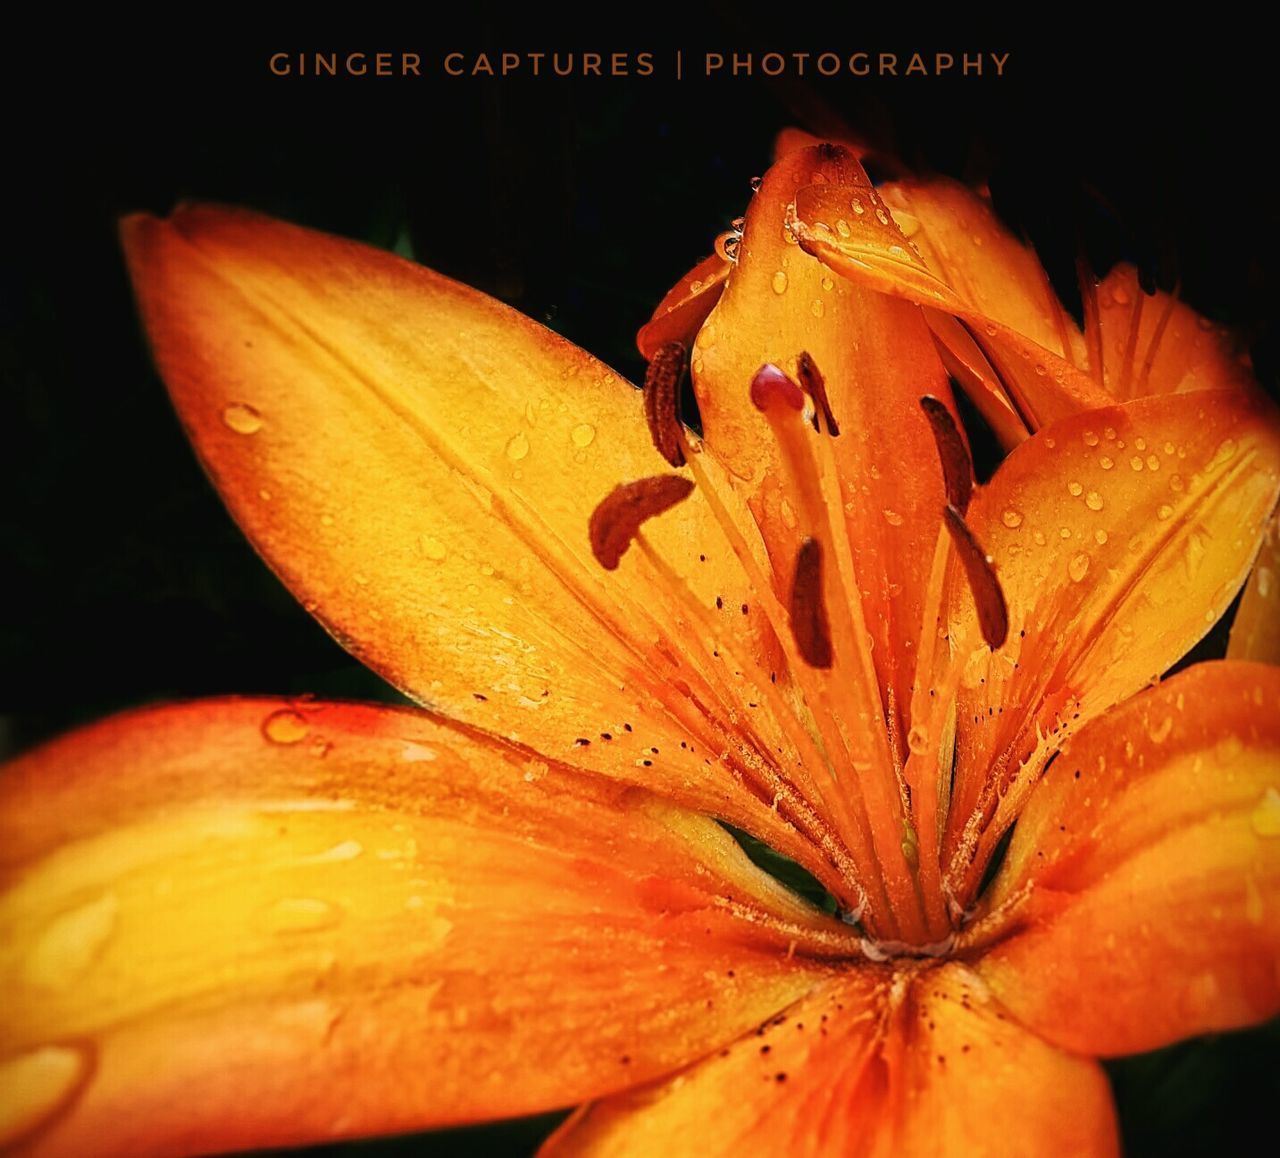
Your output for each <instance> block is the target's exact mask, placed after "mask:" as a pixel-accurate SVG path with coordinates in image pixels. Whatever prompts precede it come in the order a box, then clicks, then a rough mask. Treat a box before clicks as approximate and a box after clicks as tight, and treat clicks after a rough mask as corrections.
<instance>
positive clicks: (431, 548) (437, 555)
mask: <svg viewBox="0 0 1280 1158" xmlns="http://www.w3.org/2000/svg"><path fill="white" fill-rule="evenodd" d="M418 547H419V548H420V549H421V551H422V553H423V554H424V555H425V556H426V557H427V558H428V559H430V560H432V562H435V563H439V562H441V561H442V560H443V559H444V558H445V557H446V556H447V555H448V554H449V549H448V548H447V547H446V546H445V545H444V544H443V543H442V542H440V540H439V539H433V538H432V537H431V536H430V535H419V536H418Z"/></svg>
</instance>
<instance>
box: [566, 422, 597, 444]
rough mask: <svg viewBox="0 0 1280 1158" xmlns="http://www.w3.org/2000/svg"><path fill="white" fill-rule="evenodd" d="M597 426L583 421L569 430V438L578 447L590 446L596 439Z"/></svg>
mask: <svg viewBox="0 0 1280 1158" xmlns="http://www.w3.org/2000/svg"><path fill="white" fill-rule="evenodd" d="M595 437H596V428H595V427H594V426H592V425H591V423H589V422H582V423H579V424H578V425H577V426H575V427H574V428H573V429H572V430H571V431H570V432H569V438H570V439H571V440H572V441H573V445H574V446H577V447H584V446H590V445H591V444H592V442H594V441H595Z"/></svg>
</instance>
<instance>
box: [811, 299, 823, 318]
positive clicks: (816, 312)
mask: <svg viewBox="0 0 1280 1158" xmlns="http://www.w3.org/2000/svg"><path fill="white" fill-rule="evenodd" d="M809 312H810V313H811V314H812V315H813V316H814V317H815V318H820V317H822V315H823V314H824V313H826V312H827V307H826V306H825V305H823V304H822V299H821V298H814V299H813V301H812V302H810V303H809Z"/></svg>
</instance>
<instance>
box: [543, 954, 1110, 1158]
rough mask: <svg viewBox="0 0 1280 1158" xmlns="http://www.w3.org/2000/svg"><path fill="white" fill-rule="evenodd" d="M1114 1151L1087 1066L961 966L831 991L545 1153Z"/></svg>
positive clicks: (604, 1114)
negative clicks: (1017, 1016)
mask: <svg viewBox="0 0 1280 1158" xmlns="http://www.w3.org/2000/svg"><path fill="white" fill-rule="evenodd" d="M664 1152H666V1153H681V1154H683V1153H697V1154H705V1155H721V1154H723V1155H731V1154H743V1153H759V1154H847V1155H858V1156H875V1158H890V1156H895V1158H896V1156H898V1155H901V1156H904V1158H925V1156H929V1158H933V1156H935V1155H957V1156H964V1158H970V1156H975V1155H993V1156H994V1155H1004V1154H1049V1153H1061V1154H1088V1155H1106V1154H1115V1153H1117V1152H1118V1141H1117V1135H1116V1126H1115V1120H1114V1114H1113V1111H1112V1106H1111V1096H1110V1092H1109V1089H1108V1086H1107V1081H1106V1078H1105V1076H1104V1075H1103V1073H1102V1071H1101V1069H1100V1068H1099V1067H1098V1065H1097V1064H1096V1063H1095V1062H1092V1061H1086V1060H1084V1059H1082V1058H1077V1057H1073V1056H1072V1055H1070V1054H1066V1053H1063V1052H1061V1051H1059V1050H1057V1049H1055V1048H1054V1047H1052V1046H1049V1045H1046V1044H1045V1043H1044V1042H1043V1041H1041V1040H1040V1039H1039V1038H1037V1037H1035V1036H1033V1035H1032V1034H1030V1033H1028V1032H1027V1031H1026V1030H1025V1029H1023V1028H1022V1027H1021V1026H1019V1025H1018V1024H1017V1023H1015V1022H1014V1021H1012V1020H1010V1019H1009V1018H1008V1016H1007V1014H1006V1013H1005V1012H1004V1011H1003V1010H1002V1009H1001V1007H1000V1005H999V1004H998V1003H997V1002H996V1001H994V1000H992V999H991V998H990V996H989V994H988V991H987V988H986V986H985V985H984V984H983V983H982V982H981V981H980V980H979V979H978V978H977V977H975V976H974V975H973V974H972V973H971V972H970V971H969V970H968V969H966V968H965V967H964V966H959V965H947V966H943V967H941V968H932V969H929V968H926V969H922V970H916V971H915V972H914V973H903V974H899V975H897V976H895V975H894V974H893V972H892V971H891V970H889V969H887V968H875V967H868V968H866V969H863V970H858V971H854V972H851V973H849V974H847V975H846V976H845V977H843V978H840V979H839V980H836V981H833V982H831V983H830V984H829V985H827V986H825V987H824V988H823V989H822V990H820V991H819V992H816V993H814V994H813V995H811V996H809V997H807V998H805V999H804V1000H803V1001H801V1002H799V1003H797V1004H796V1005H794V1006H792V1007H791V1008H790V1009H788V1010H786V1011H785V1013H784V1014H783V1015H781V1016H779V1017H778V1018H775V1019H772V1020H771V1021H769V1022H766V1023H765V1025H763V1026H762V1027H761V1029H760V1031H759V1032H758V1033H756V1034H752V1035H750V1036H749V1037H746V1038H744V1039H742V1040H741V1041H738V1042H735V1043H734V1044H733V1045H732V1046H731V1047H729V1048H728V1049H727V1050H723V1051H721V1052H720V1053H719V1054H716V1055H713V1056H712V1057H710V1058H708V1059H707V1060H706V1061H704V1062H702V1063H700V1064H699V1065H697V1066H695V1067H693V1068H692V1069H689V1070H686V1071H684V1072H683V1073H680V1074H677V1075H676V1076H674V1077H673V1078H670V1079H668V1080H667V1081H665V1082H660V1083H655V1084H654V1085H651V1086H649V1087H646V1088H640V1089H636V1090H631V1091H628V1092H626V1093H624V1094H619V1095H616V1096H615V1097H612V1098H609V1099H606V1100H604V1101H601V1102H598V1103H596V1104H595V1105H593V1106H589V1107H586V1108H585V1109H584V1110H582V1111H580V1112H579V1113H578V1114H577V1115H575V1117H573V1118H571V1119H570V1120H569V1121H568V1122H567V1123H566V1124H565V1125H564V1126H563V1127H562V1128H561V1130H560V1131H559V1132H558V1133H557V1134H556V1135H555V1136H554V1137H553V1138H552V1139H551V1141H550V1142H549V1143H548V1144H547V1146H546V1147H545V1148H544V1150H543V1154H544V1155H553V1154H554V1155H560V1154H565V1155H570V1154H586V1155H602V1156H604V1155H610V1156H618V1158H624V1156H629V1155H648V1154H660V1153H664Z"/></svg>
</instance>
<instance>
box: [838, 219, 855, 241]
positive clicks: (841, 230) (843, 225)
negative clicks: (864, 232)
mask: <svg viewBox="0 0 1280 1158" xmlns="http://www.w3.org/2000/svg"><path fill="white" fill-rule="evenodd" d="M836 232H837V233H838V234H840V236H841V237H848V236H850V235H851V234H852V233H853V230H851V229H850V228H849V223H848V222H847V221H846V220H845V219H844V218H843V217H837V218H836Z"/></svg>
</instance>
